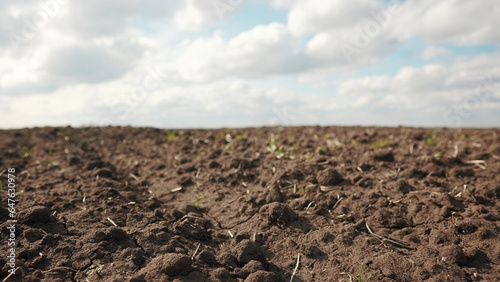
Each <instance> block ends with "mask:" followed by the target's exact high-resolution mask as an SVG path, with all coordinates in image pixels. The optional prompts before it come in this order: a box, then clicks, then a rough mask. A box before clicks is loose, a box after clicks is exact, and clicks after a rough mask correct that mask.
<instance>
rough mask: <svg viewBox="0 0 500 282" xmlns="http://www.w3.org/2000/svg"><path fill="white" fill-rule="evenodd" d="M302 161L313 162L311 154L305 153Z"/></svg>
mask: <svg viewBox="0 0 500 282" xmlns="http://www.w3.org/2000/svg"><path fill="white" fill-rule="evenodd" d="M304 159H305V160H306V163H310V162H312V160H313V154H312V153H311V152H307V153H305V154H304Z"/></svg>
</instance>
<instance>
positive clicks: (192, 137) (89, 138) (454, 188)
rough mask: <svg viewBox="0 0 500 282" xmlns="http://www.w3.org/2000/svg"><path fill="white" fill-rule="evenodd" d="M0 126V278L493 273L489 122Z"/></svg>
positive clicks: (499, 206)
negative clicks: (448, 125)
mask: <svg viewBox="0 0 500 282" xmlns="http://www.w3.org/2000/svg"><path fill="white" fill-rule="evenodd" d="M0 134H1V137H2V138H1V139H0V148H1V150H0V172H1V174H2V177H1V180H2V181H1V182H2V190H3V191H4V192H2V193H0V201H1V203H3V205H2V206H0V218H1V225H2V226H1V241H2V242H3V243H2V244H1V246H0V252H1V253H2V256H0V266H1V269H0V279H2V280H3V279H4V278H6V277H7V275H8V274H9V273H8V267H9V266H8V264H7V253H8V249H9V247H8V246H7V240H8V238H9V236H10V233H9V229H7V227H8V226H9V223H8V222H7V220H9V219H10V218H9V212H8V205H7V174H8V172H7V171H8V169H9V168H15V170H16V172H15V173H14V175H15V177H16V183H17V195H16V200H17V203H16V207H15V208H16V210H17V214H16V219H17V224H16V233H15V234H16V240H17V246H16V255H17V258H16V268H17V271H16V274H15V275H12V276H10V277H9V278H8V281H134V282H140V281H290V280H291V278H292V275H293V274H294V270H295V269H296V272H295V274H294V278H293V281H350V280H351V279H352V280H353V281H354V280H356V279H357V277H358V275H359V273H360V271H361V272H362V275H363V278H364V279H366V278H368V279H369V281H498V280H499V279H500V266H499V262H500V243H499V239H498V238H499V231H500V226H499V218H500V203H499V197H500V176H499V172H500V138H499V136H500V130H499V129H483V130H476V129H464V130H457V129H421V128H362V127H352V128H351V127H297V128H255V129H218V130H160V129H153V128H132V127H107V128H71V127H66V128H32V129H19V130H3V131H0ZM298 257H300V259H299V261H298ZM297 261H298V262H299V263H298V264H297Z"/></svg>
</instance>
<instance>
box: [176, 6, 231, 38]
mask: <svg viewBox="0 0 500 282" xmlns="http://www.w3.org/2000/svg"><path fill="white" fill-rule="evenodd" d="M217 1H218V0H185V1H182V4H181V6H180V8H179V9H178V10H177V12H176V13H175V15H174V22H175V24H176V25H177V27H179V28H180V29H182V30H187V31H199V30H201V29H202V28H204V27H206V26H208V25H210V24H212V23H214V22H216V21H217V20H220V19H222V17H223V16H224V14H225V12H226V9H230V10H231V9H232V8H231V6H229V5H228V4H226V3H225V2H222V1H221V3H222V5H226V6H216V5H215V4H216V3H217ZM218 7H219V8H218ZM225 7H226V8H225Z"/></svg>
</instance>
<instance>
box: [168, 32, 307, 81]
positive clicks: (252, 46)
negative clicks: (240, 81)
mask: <svg viewBox="0 0 500 282" xmlns="http://www.w3.org/2000/svg"><path fill="white" fill-rule="evenodd" d="M296 45H297V40H296V39H295V38H293V37H292V36H291V35H290V34H289V32H288V30H287V28H286V26H285V25H283V24H280V23H271V24H268V25H259V26H256V27H254V28H253V29H251V30H249V31H246V32H242V33H240V34H239V35H237V36H236V37H233V38H231V39H229V40H225V39H223V38H222V37H221V35H220V34H218V33H216V34H214V35H213V36H212V37H210V38H200V39H197V40H194V41H186V42H184V43H182V44H181V45H179V46H178V48H177V50H176V51H175V53H174V55H173V58H175V65H176V67H177V68H178V70H179V74H180V76H181V77H182V79H183V80H184V81H194V82H203V81H210V80H213V79H220V78H223V77H227V76H239V77H247V78H248V77H263V76H267V75H275V74H277V75H279V74H287V73H296V72H299V71H301V70H303V69H305V68H307V67H308V66H307V64H308V62H307V60H306V59H305V58H304V57H303V54H302V53H301V52H297V51H296Z"/></svg>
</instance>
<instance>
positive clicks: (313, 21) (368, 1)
mask: <svg viewBox="0 0 500 282" xmlns="http://www.w3.org/2000/svg"><path fill="white" fill-rule="evenodd" d="M384 8H385V6H384V5H383V4H382V3H381V2H380V1H376V0H362V1H358V2H356V4H355V5H353V4H352V3H350V2H346V1H340V0H333V1H321V0H308V1H305V0H301V1H295V2H294V3H293V5H292V7H291V9H290V12H289V14H288V26H289V27H290V31H291V32H292V33H293V34H294V35H304V34H315V33H318V32H328V31H333V30H344V29H346V28H349V29H351V28H353V27H354V26H355V25H357V24H359V23H360V22H362V21H366V20H368V19H369V18H370V17H371V13H372V12H376V11H379V10H382V9H384Z"/></svg>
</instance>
